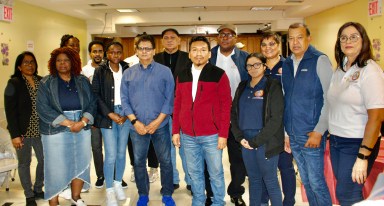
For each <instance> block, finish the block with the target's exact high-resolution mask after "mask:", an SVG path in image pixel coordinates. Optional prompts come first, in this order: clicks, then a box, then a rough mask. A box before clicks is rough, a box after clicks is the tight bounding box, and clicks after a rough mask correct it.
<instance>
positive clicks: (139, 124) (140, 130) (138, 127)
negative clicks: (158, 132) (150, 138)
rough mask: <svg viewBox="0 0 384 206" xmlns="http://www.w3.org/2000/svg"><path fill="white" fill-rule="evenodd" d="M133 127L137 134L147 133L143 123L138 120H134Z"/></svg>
mask: <svg viewBox="0 0 384 206" xmlns="http://www.w3.org/2000/svg"><path fill="white" fill-rule="evenodd" d="M133 127H134V128H135V130H136V132H137V133H138V134H139V135H145V134H147V130H146V129H145V125H144V124H143V123H142V122H140V121H139V120H137V121H136V123H135V124H134V125H133Z"/></svg>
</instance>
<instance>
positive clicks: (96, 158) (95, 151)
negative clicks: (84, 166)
mask: <svg viewBox="0 0 384 206" xmlns="http://www.w3.org/2000/svg"><path fill="white" fill-rule="evenodd" d="M91 145H92V155H93V163H94V165H95V171H96V176H97V178H102V177H104V169H103V167H104V162H103V140H102V136H101V130H100V128H97V127H92V128H91Z"/></svg>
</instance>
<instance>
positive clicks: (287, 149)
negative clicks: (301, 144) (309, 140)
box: [284, 136, 292, 154]
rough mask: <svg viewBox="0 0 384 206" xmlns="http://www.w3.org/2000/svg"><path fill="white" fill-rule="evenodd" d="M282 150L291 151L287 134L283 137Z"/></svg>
mask: <svg viewBox="0 0 384 206" xmlns="http://www.w3.org/2000/svg"><path fill="white" fill-rule="evenodd" d="M284 151H286V152H287V153H289V154H291V153H292V150H291V145H290V144H289V136H285V137H284Z"/></svg>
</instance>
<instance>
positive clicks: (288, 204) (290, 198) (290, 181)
mask: <svg viewBox="0 0 384 206" xmlns="http://www.w3.org/2000/svg"><path fill="white" fill-rule="evenodd" d="M292 161H293V155H292V154H290V153H287V152H285V151H284V152H281V153H280V155H279V163H278V168H279V171H280V175H281V184H282V188H283V193H284V200H283V205H284V206H293V205H295V195H296V172H295V168H294V167H293V163H292ZM261 198H262V199H261V200H262V203H265V204H267V203H268V201H269V195H268V192H267V189H266V187H265V184H263V192H262V197H261Z"/></svg>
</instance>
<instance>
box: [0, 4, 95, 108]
mask: <svg viewBox="0 0 384 206" xmlns="http://www.w3.org/2000/svg"><path fill="white" fill-rule="evenodd" d="M63 34H72V35H74V36H76V37H77V38H79V40H80V46H81V54H80V55H81V57H82V59H86V58H87V56H86V55H87V45H88V43H87V41H86V37H87V27H86V22H85V21H84V20H80V19H77V18H73V17H69V16H67V15H63V14H59V13H56V12H51V11H49V10H46V9H42V8H40V7H35V6H32V5H29V4H25V3H23V2H21V1H18V0H16V1H14V6H13V22H3V21H0V43H7V44H8V45H9V56H8V58H9V61H10V62H9V65H8V66H4V65H2V63H1V61H0V71H1V74H0V108H2V107H4V106H3V105H4V95H3V94H4V92H3V91H4V89H5V86H6V84H7V81H8V79H9V76H10V75H11V74H13V71H14V63H15V60H16V57H17V55H18V54H20V53H21V52H22V51H25V50H26V49H27V41H29V40H31V41H33V42H34V54H35V56H36V58H37V62H38V65H39V68H38V71H39V74H40V75H42V76H45V75H46V74H48V68H47V62H48V59H49V57H50V52H51V51H52V50H53V49H55V48H57V47H59V45H60V38H61V36H62V35H63ZM2 58H3V56H2V54H1V53H0V60H1V59H2ZM83 64H84V63H83Z"/></svg>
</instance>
